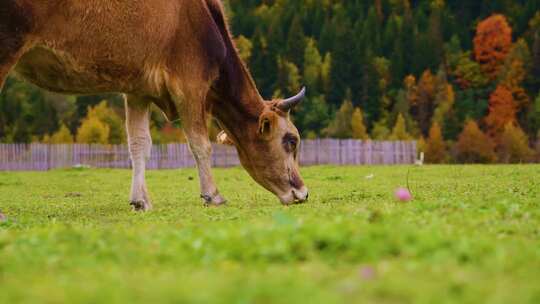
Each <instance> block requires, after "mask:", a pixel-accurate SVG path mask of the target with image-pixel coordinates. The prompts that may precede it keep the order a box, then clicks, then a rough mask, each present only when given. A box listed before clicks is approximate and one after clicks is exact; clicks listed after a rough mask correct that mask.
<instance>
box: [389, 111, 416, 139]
mask: <svg viewBox="0 0 540 304" xmlns="http://www.w3.org/2000/svg"><path fill="white" fill-rule="evenodd" d="M389 139H390V140H412V136H411V135H410V134H409V133H408V132H407V127H406V125H405V119H404V118H403V116H402V115H401V114H400V115H398V118H397V120H396V125H395V126H394V128H393V129H392V133H391V134H390V137H389Z"/></svg>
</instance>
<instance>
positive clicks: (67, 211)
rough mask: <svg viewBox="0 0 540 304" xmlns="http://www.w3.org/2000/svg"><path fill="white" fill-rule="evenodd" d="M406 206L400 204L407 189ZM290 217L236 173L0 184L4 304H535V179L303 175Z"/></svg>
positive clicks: (70, 176)
mask: <svg viewBox="0 0 540 304" xmlns="http://www.w3.org/2000/svg"><path fill="white" fill-rule="evenodd" d="M408 170H410V177H409V183H410V187H411V189H412V191H413V194H414V196H415V199H414V201H413V202H411V203H405V204H404V203H398V202H396V201H395V200H394V198H393V190H394V189H395V188H397V187H398V186H405V185H406V177H407V171H408ZM302 172H303V177H304V180H305V181H306V183H307V185H308V186H309V187H310V190H311V191H310V192H311V194H310V201H309V203H307V204H304V205H298V206H292V207H283V206H281V205H280V204H279V203H278V201H277V199H276V198H275V197H273V196H272V195H271V194H269V193H267V192H266V191H264V190H262V189H261V188H260V187H259V186H257V185H256V184H255V183H254V182H253V181H252V180H251V179H250V178H249V177H248V176H247V174H246V173H245V172H244V171H243V170H241V169H239V168H233V169H216V170H215V175H216V180H217V182H218V184H219V186H220V189H221V192H222V193H223V194H224V195H225V197H227V198H228V200H229V204H228V206H226V207H224V208H204V207H203V206H202V203H201V201H200V199H199V197H198V194H199V193H198V188H199V187H198V179H197V176H196V172H195V170H193V169H185V170H171V171H149V172H147V181H148V186H149V188H150V192H151V195H152V199H153V202H154V210H153V211H152V212H150V213H146V214H136V213H134V212H132V211H130V209H129V205H128V202H127V196H128V189H129V184H130V178H131V177H130V176H131V175H130V171H128V170H108V169H100V170H96V169H80V170H77V169H71V170H58V171H50V172H46V173H37V172H32V173H30V172H19V173H6V172H2V173H0V194H1V195H0V210H2V212H4V213H5V214H6V215H7V216H8V218H9V219H8V220H7V221H4V222H2V223H0V303H41V302H43V303H61V302H65V303H173V302H174V303H210V302H212V303H539V302H540V166H537V165H523V166H519V165H517V166H425V167H406V166H402V167H367V166H366V167H329V166H325V167H311V168H304V169H302Z"/></svg>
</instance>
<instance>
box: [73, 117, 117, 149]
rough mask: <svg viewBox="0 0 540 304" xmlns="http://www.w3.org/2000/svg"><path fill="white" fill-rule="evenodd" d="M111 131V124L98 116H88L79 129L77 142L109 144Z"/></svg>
mask: <svg viewBox="0 0 540 304" xmlns="http://www.w3.org/2000/svg"><path fill="white" fill-rule="evenodd" d="M109 133H110V128H109V126H108V125H107V124H106V123H104V122H102V121H101V120H99V118H98V117H96V116H91V117H87V118H85V119H84V120H83V122H82V124H81V126H80V127H79V129H78V130H77V142H78V143H81V144H107V143H108V142H109Z"/></svg>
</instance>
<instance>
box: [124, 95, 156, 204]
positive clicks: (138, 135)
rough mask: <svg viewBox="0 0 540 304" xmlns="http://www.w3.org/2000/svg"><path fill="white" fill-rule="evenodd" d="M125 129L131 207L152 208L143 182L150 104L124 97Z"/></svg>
mask: <svg viewBox="0 0 540 304" xmlns="http://www.w3.org/2000/svg"><path fill="white" fill-rule="evenodd" d="M125 106H126V129H127V135H128V145H129V153H130V156H131V163H132V167H133V176H132V182H131V195H130V200H131V205H132V206H133V209H134V210H135V211H147V210H150V209H151V208H152V204H151V202H150V198H149V196H148V190H147V189H146V181H145V174H144V173H145V163H146V159H148V158H149V157H150V150H151V148H152V138H151V137H150V127H149V125H150V103H149V102H147V101H144V100H142V99H141V98H138V97H135V96H131V95H130V96H126V97H125Z"/></svg>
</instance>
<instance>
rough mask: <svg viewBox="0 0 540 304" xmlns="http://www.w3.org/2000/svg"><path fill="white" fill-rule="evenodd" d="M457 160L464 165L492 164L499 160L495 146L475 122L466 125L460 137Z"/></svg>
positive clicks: (471, 121) (457, 146)
mask: <svg viewBox="0 0 540 304" xmlns="http://www.w3.org/2000/svg"><path fill="white" fill-rule="evenodd" d="M456 158H457V160H458V161H459V162H462V163H492V162H495V161H496V159H497V156H496V155H495V144H494V143H493V141H492V140H491V138H489V137H488V136H487V135H486V134H484V133H483V132H482V131H481V130H480V128H478V124H476V122H474V121H473V120H469V121H468V122H467V123H466V125H465V128H464V129H463V131H462V132H461V134H460V135H459V138H458V142H457V144H456Z"/></svg>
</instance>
